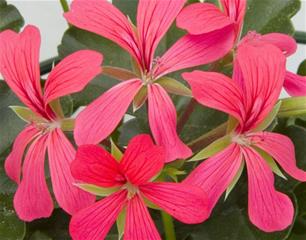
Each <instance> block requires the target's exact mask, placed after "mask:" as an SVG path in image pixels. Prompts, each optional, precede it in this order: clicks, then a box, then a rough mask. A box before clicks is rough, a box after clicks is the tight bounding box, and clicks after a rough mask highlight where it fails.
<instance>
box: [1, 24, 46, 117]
mask: <svg viewBox="0 0 306 240" xmlns="http://www.w3.org/2000/svg"><path fill="white" fill-rule="evenodd" d="M39 48H40V33H39V30H38V29H37V28H36V27H34V26H31V25H28V26H26V27H25V29H24V30H23V32H22V33H20V34H18V33H15V32H13V31H11V30H6V31H4V32H2V33H1V34H0V49H1V53H0V72H1V74H2V75H3V77H4V79H5V81H6V82H7V84H8V85H9V86H10V88H11V89H12V90H13V91H14V92H15V94H16V95H17V96H18V97H19V98H20V100H21V101H22V102H23V103H24V104H25V105H27V106H28V107H29V108H31V109H32V110H33V111H34V112H36V113H38V114H40V115H43V114H44V104H43V99H42V92H41V86H40V72H39ZM43 116H44V115H43Z"/></svg>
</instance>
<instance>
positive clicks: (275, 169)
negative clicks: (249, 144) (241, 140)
mask: <svg viewBox="0 0 306 240" xmlns="http://www.w3.org/2000/svg"><path fill="white" fill-rule="evenodd" d="M254 148H255V149H256V150H257V152H258V153H259V154H260V155H261V156H262V158H263V159H265V160H266V162H267V163H268V165H269V167H270V168H271V169H272V171H273V172H274V173H275V174H276V175H278V176H279V177H281V178H283V179H285V180H287V178H286V176H285V175H284V174H283V173H282V171H281V170H280V169H279V167H278V165H277V164H276V162H275V161H274V159H273V158H272V157H271V156H270V155H269V154H268V153H266V152H265V151H263V150H262V149H260V148H257V147H254Z"/></svg>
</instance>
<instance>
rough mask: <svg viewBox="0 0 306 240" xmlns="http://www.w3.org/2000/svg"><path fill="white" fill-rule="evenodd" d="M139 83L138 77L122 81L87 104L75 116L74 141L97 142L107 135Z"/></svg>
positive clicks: (117, 122) (113, 127)
mask: <svg viewBox="0 0 306 240" xmlns="http://www.w3.org/2000/svg"><path fill="white" fill-rule="evenodd" d="M141 85H142V83H141V81H140V80H139V79H133V80H129V81H124V82H122V83H119V84H118V85H116V86H114V87H113V88H111V89H109V90H108V91H106V92H105V93H103V94H102V95H101V96H100V97H99V98H98V99H96V100H95V101H94V102H92V103H91V104H90V105H88V106H87V107H86V108H85V110H83V111H82V112H81V113H80V114H79V115H78V117H77V118H76V123H75V130H74V137H75V141H76V143H77V144H78V145H83V144H98V143H99V142H100V141H102V140H103V139H105V138H106V137H108V136H109V135H110V134H111V133H112V131H113V130H114V129H115V128H116V127H117V125H118V124H119V122H120V121H121V119H122V117H123V116H124V114H125V112H126V111H127V109H128V107H129V105H130V103H131V102H132V100H133V98H134V97H135V95H136V94H137V92H138V90H139V89H140V88H141Z"/></svg>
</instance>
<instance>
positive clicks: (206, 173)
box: [184, 144, 242, 213]
mask: <svg viewBox="0 0 306 240" xmlns="http://www.w3.org/2000/svg"><path fill="white" fill-rule="evenodd" d="M241 163H242V155H241V152H240V148H239V146H238V145H236V144H232V145H230V146H228V147H227V148H226V149H225V150H223V151H222V152H220V153H218V154H217V155H215V156H213V157H211V158H208V159H206V160H204V162H203V163H201V164H200V165H199V166H198V167H197V168H196V169H195V170H194V171H192V172H191V174H189V176H188V177H187V178H186V179H185V180H184V183H185V184H189V185H194V186H199V187H201V188H202V189H203V190H204V191H205V192H207V194H208V199H209V201H210V202H209V206H208V212H209V213H211V211H212V210H213V208H214V206H215V205H216V203H217V202H218V200H219V198H220V197H221V195H222V194H223V192H224V191H225V190H226V189H227V187H228V186H229V185H230V183H231V182H232V180H233V179H234V177H235V176H236V173H237V172H238V170H239V167H240V166H241Z"/></svg>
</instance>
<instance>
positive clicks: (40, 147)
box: [0, 26, 102, 221]
mask: <svg viewBox="0 0 306 240" xmlns="http://www.w3.org/2000/svg"><path fill="white" fill-rule="evenodd" d="M39 48H40V33H39V30H38V29H37V28H36V27H34V26H27V27H26V28H25V29H24V31H23V32H22V33H20V34H17V33H15V32H13V31H10V30H7V31H4V32H2V33H1V34H0V49H1V53H0V72H1V74H2V75H3V77H4V78H5V81H6V82H7V84H8V85H9V86H10V88H11V89H12V90H13V91H14V92H15V93H16V95H17V96H18V97H19V99H20V100H21V101H22V102H23V103H24V104H25V105H26V106H28V107H29V108H30V110H31V111H32V112H33V121H31V122H30V123H29V124H28V125H27V126H26V127H25V129H24V130H23V131H22V132H21V133H20V134H19V135H18V136H17V138H16V140H15V142H14V145H13V149H12V152H11V153H10V155H9V156H8V157H7V159H6V162H5V170H6V173H7V175H8V176H9V177H10V178H11V179H12V180H14V181H15V182H16V183H17V184H18V189H17V192H16V194H15V197H14V206H15V209H16V212H17V214H18V216H19V217H20V218H21V219H22V220H24V221H31V220H33V219H36V218H41V217H48V216H50V215H51V213H52V210H53V201H52V198H51V195H50V193H49V191H48V187H47V184H46V181H45V168H44V160H45V155H46V151H48V159H49V169H50V175H51V180H52V186H53V191H54V195H55V198H56V200H57V202H58V203H59V205H60V206H61V207H62V208H63V209H64V210H65V211H67V212H68V213H70V214H73V213H75V212H76V211H78V210H79V209H80V208H83V207H85V206H87V205H88V204H90V203H92V202H93V201H94V199H95V198H94V196H92V195H90V194H88V193H86V192H83V191H80V190H79V189H78V188H77V187H75V186H73V185H72V182H73V181H74V180H73V177H72V176H71V173H70V162H71V161H72V160H73V158H74V157H75V149H74V148H73V146H72V145H71V143H70V142H69V140H68V139H67V138H66V136H65V135H64V133H63V132H62V130H61V123H62V120H63V118H62V117H63V116H59V115H58V114H57V113H56V112H55V111H53V110H52V108H51V105H50V103H52V102H53V101H54V100H56V99H58V98H60V97H62V96H64V95H67V94H70V93H74V92H77V91H80V90H82V89H83V88H84V87H85V85H86V84H87V83H88V82H89V81H90V80H91V79H92V78H94V77H95V76H96V75H97V74H99V73H100V71H101V67H100V65H101V63H102V56H101V55H100V54H99V53H96V52H94V51H88V50H84V51H78V52H76V53H74V54H72V55H70V56H68V57H67V58H65V59H64V60H63V61H62V62H61V63H59V64H58V65H56V66H55V67H54V69H53V70H52V71H51V73H50V74H49V77H48V79H47V81H46V83H45V87H44V90H43V91H42V89H41V84H40V73H39ZM27 148H28V150H27V153H26V155H25V159H24V163H23V166H22V170H21V165H22V159H23V154H24V152H25V151H26V149H27ZM21 172H22V179H21V180H20V175H21Z"/></svg>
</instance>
